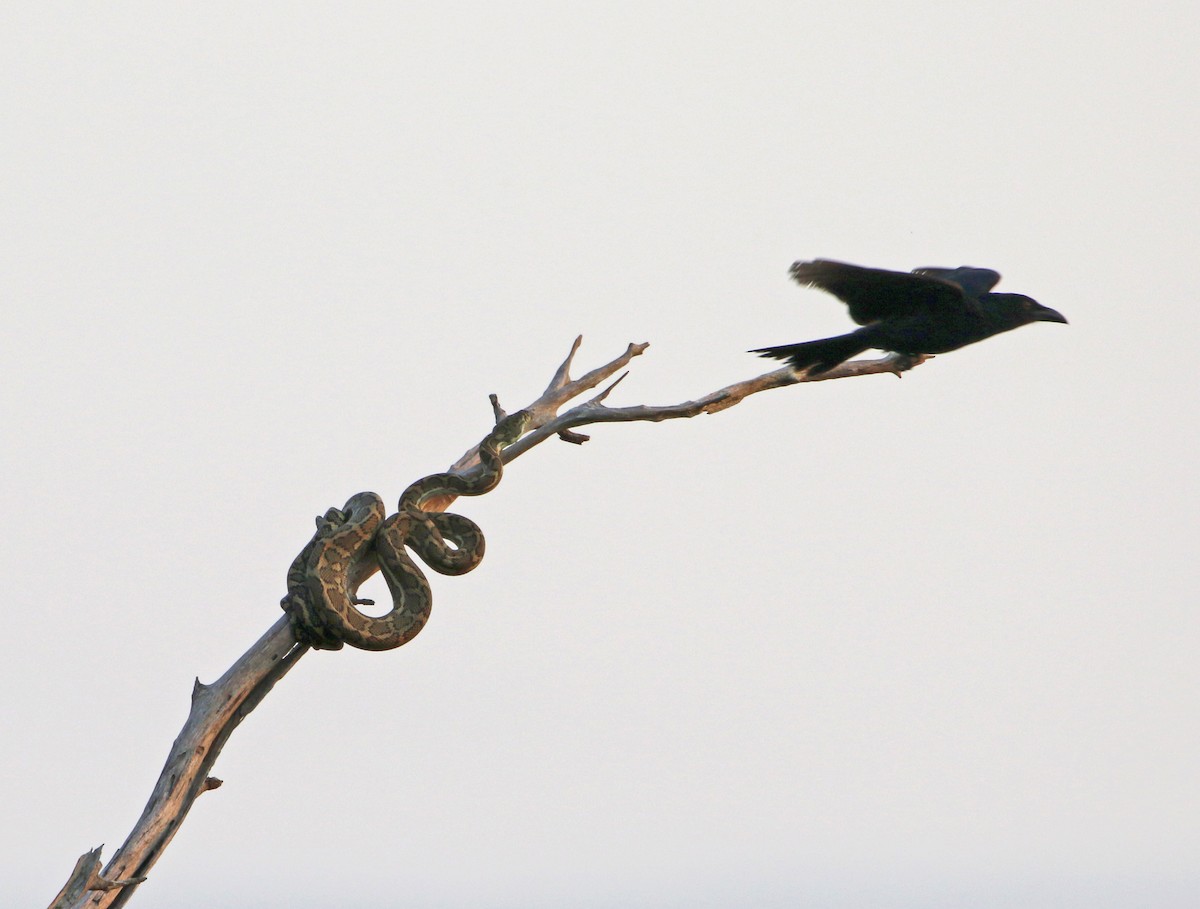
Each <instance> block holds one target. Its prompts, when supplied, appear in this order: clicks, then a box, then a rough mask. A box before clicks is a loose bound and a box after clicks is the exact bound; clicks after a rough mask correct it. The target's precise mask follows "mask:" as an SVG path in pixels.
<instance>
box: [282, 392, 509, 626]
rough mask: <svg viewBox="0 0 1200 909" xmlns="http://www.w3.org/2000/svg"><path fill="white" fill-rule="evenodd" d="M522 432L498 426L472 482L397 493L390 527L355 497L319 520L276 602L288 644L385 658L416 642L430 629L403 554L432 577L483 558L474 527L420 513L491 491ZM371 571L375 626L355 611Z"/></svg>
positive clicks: (439, 478)
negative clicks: (381, 586)
mask: <svg viewBox="0 0 1200 909" xmlns="http://www.w3.org/2000/svg"><path fill="white" fill-rule="evenodd" d="M528 424H529V413H528V412H527V411H524V410H521V411H518V412H517V413H514V414H512V415H510V416H507V417H505V418H504V419H503V420H501V421H500V422H499V423H497V424H496V428H495V429H493V430H492V431H491V432H490V433H489V434H488V435H487V436H486V437H485V438H484V440H483V441H482V442H480V443H479V461H480V468H481V469H480V471H479V473H477V474H476V475H474V476H470V477H465V476H460V475H458V474H453V473H435V474H433V475H432V476H428V477H425V478H424V479H422V480H418V481H417V482H415V483H413V484H412V485H411V486H409V487H408V488H407V489H406V490H404V493H403V494H402V495H401V496H400V502H399V505H398V507H397V511H396V513H395V514H394V515H392V516H391V517H387V516H386V514H387V512H386V510H385V509H384V505H383V500H382V499H381V498H380V497H379V496H378V495H376V494H375V493H373V492H360V493H358V494H356V495H353V496H351V497H350V500H349V501H347V502H346V504H345V505H344V506H343V507H342V508H340V509H339V508H330V509H329V510H328V511H327V512H325V514H324V515H323V516H322V517H319V518H317V532H316V534H315V535H314V536H313V538H312V540H310V541H309V543H308V544H307V545H306V546H305V547H304V549H302V550H301V551H300V554H299V555H298V556H296V558H295V560H294V561H293V562H292V566H291V568H289V569H288V576H287V580H288V592H287V596H285V597H284V598H283V599H282V600H281V601H280V605H281V606H282V607H283V608H284V610H285V611H286V612H287V613H288V616H289V618H290V620H291V624H292V630H293V633H294V634H295V636H296V640H297V641H299V642H301V643H303V644H310V645H311V646H313V647H315V648H317V649H319V650H340V649H341V647H342V645H343V644H344V643H345V644H349V645H350V646H352V647H358V648H361V649H363V650H391V649H392V648H393V647H399V646H400V645H401V644H407V643H408V642H409V641H411V640H412V639H413V638H414V637H416V636H417V633H418V632H420V630H421V629H422V628H424V627H425V623H426V622H427V621H428V620H429V612H430V609H431V608H432V605H433V599H432V594H431V591H430V589H429V581H428V580H427V579H426V578H425V575H424V573H422V571H421V569H420V568H419V567H418V566H417V564H416V563H415V562H414V561H413V560H412V559H411V558H410V557H409V555H408V553H407V552H405V546H407V547H408V548H410V549H412V550H413V551H414V552H415V553H416V554H417V555H418V556H420V557H421V560H422V561H423V562H425V564H426V565H428V566H429V567H430V568H432V569H433V570H434V571H437V572H440V573H441V574H449V575H458V574H465V573H466V572H468V571H470V570H471V569H472V568H474V567H475V566H476V565H478V564H479V562H480V560H482V559H483V549H484V540H483V532H482V531H481V530H480V529H479V527H478V526H477V525H476V524H475V522H474V521H471V520H470V519H468V518H464V517H462V515H457V514H450V513H444V512H429V511H425V510H424V507H423V506H424V505H425V503H426V502H428V501H429V500H430V499H431V498H433V497H435V496H444V495H452V496H478V495H483V494H484V493H485V492H489V491H490V490H492V489H495V487H496V484H497V483H499V482H500V477H501V475H502V474H503V472H504V466H503V462H502V461H501V460H500V450H501V449H502V448H504V447H505V446H507V445H511V444H512V443H513V442H515V441H516V440H517V439H519V438H520V437H521V434H522V433H523V432H524V431H525V428H526V426H528ZM448 540H449V541H450V542H452V543H453V544H454V546H450V545H448V544H447V541H448ZM376 569H378V570H379V571H380V572H382V574H383V579H384V581H385V582H386V583H387V586H388V592H389V593H390V594H391V597H392V609H391V611H390V612H388V613H387V614H386V615H382V616H378V617H373V616H368V615H365V614H363V613H362V612H359V610H357V609H355V608H354V607H355V606H356V605H366V604H371V603H373V602H374V601H372V600H363V599H359V597H358V596H357V595H356V594H357V592H358V588H359V587H360V586H361V585H362V583H363V582H364V581H366V579H367V578H369V577H370V576H371V575H372V574H374V573H375V571H376Z"/></svg>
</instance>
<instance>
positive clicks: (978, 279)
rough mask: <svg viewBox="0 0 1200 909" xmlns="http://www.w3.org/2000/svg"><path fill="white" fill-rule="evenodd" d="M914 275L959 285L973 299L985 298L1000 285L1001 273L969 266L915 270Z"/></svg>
mask: <svg viewBox="0 0 1200 909" xmlns="http://www.w3.org/2000/svg"><path fill="white" fill-rule="evenodd" d="M913 274H914V275H928V276H929V277H931V278H940V279H941V280H943V281H949V282H950V283H951V284H957V285H958V286H959V287H961V288H962V289H963V290H964V291H965V292H966V294H967V296H968V297H972V298H978V297H981V296H983V295H984V294H986V293H987V292H988V291H990V290H991V289H992V288H993V287H995V286H996V285H997V284H998V283H1000V272H998V271H992V270H991V269H990V268H972V267H971V266H969V265H960V266H958V268H914V269H913Z"/></svg>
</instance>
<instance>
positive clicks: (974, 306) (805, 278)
mask: <svg viewBox="0 0 1200 909" xmlns="http://www.w3.org/2000/svg"><path fill="white" fill-rule="evenodd" d="M791 276H792V277H793V278H795V279H796V281H798V282H799V283H800V284H803V285H805V286H806V287H819V288H820V289H821V290H825V291H828V292H829V293H831V294H833V295H834V296H835V297H837V298H838V299H839V300H841V301H842V302H843V303H845V304H847V305H848V306H849V307H850V318H852V319H853V320H854V321H855V322H857V323H858V324H859V325H861V326H863V327H862V328H859V329H857V330H855V331H852V332H850V333H849V334H846V335H838V336H837V337H834V338H822V339H821V340H819V341H804V342H802V343H800V344H785V345H783V346H782V347H762V348H759V349H758V350H752V351H750V352H751V353H756V354H760V355H761V356H764V357H773V358H774V359H776V360H787V361H788V363H790V364H791V366H792V368H793V369H797V370H807V371H808V375H810V376H815V375H820V374H821V373H823V372H828V371H829V370H831V369H833V367H835V366H837V365H838V364H839V363H842V362H843V361H845V360H849V359H850V358H851V357H853V356H857V355H858V354H860V353H862V352H863V351H864V350H871V349H874V350H890V351H893V352H895V353H898V354H906V355H908V356H920V355H921V354H939V353H945V352H946V351H948V350H956V349H958V348H959V347H965V346H966V345H967V344H974V343H975V342H976V341H982V340H983V339H984V338H990V337H991V336H992V335H998V334H1000V332H1002V331H1010V330H1012V329H1014V328H1019V327H1020V326H1022V325H1027V324H1029V323H1030V322H1066V321H1067V320H1066V319H1065V318H1064V317H1063V315H1062V313H1059V312H1056V311H1055V310H1053V309H1050V307H1048V306H1042V304H1040V303H1038V302H1037V300H1034V299H1032V298H1030V297H1027V296H1025V295H1024V294H994V293H991V292H990V291H991V289H992V288H993V287H995V286H996V283H997V282H998V281H999V280H1000V273H999V272H995V271H992V270H991V269H990V268H970V267H968V266H966V265H963V266H961V267H959V268H918V269H915V270H913V271H912V272H903V271H888V270H886V269H883V268H863V267H862V266H860V265H849V264H847V263H845V262H833V261H831V260H829V259H814V260H813V261H812V262H796V263H794V264H793V265H792V269H791Z"/></svg>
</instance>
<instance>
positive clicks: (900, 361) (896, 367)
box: [892, 353, 933, 379]
mask: <svg viewBox="0 0 1200 909" xmlns="http://www.w3.org/2000/svg"><path fill="white" fill-rule="evenodd" d="M932 359H933V354H896V353H894V354H892V374H893V375H894V376H895V377H896V378H897V379H903V378H904V373H905V372H907V371H908V370H910V369H912V368H913V367H915V366H920V365H921V364H922V363H924V362H925V361H926V360H932Z"/></svg>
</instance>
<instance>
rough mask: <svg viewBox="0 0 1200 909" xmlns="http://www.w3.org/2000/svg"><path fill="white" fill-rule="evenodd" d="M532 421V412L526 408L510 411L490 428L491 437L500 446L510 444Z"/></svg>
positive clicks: (519, 436) (522, 433)
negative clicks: (494, 426)
mask: <svg viewBox="0 0 1200 909" xmlns="http://www.w3.org/2000/svg"><path fill="white" fill-rule="evenodd" d="M532 421H533V414H532V413H530V412H529V411H528V410H518V411H517V412H516V413H510V414H509V415H508V416H507V417H505V418H504V419H503V420H501V421H500V422H499V423H497V424H496V428H495V429H493V430H492V438H493V439H495V440H496V444H497V446H498V447H500V448H503V447H504V446H506V445H511V444H512V443H513V442H515V441H517V439H519V438H521V436H522V435H524V433H525V430H526V429H527V428H528V427H529V424H530V423H531V422H532Z"/></svg>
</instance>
